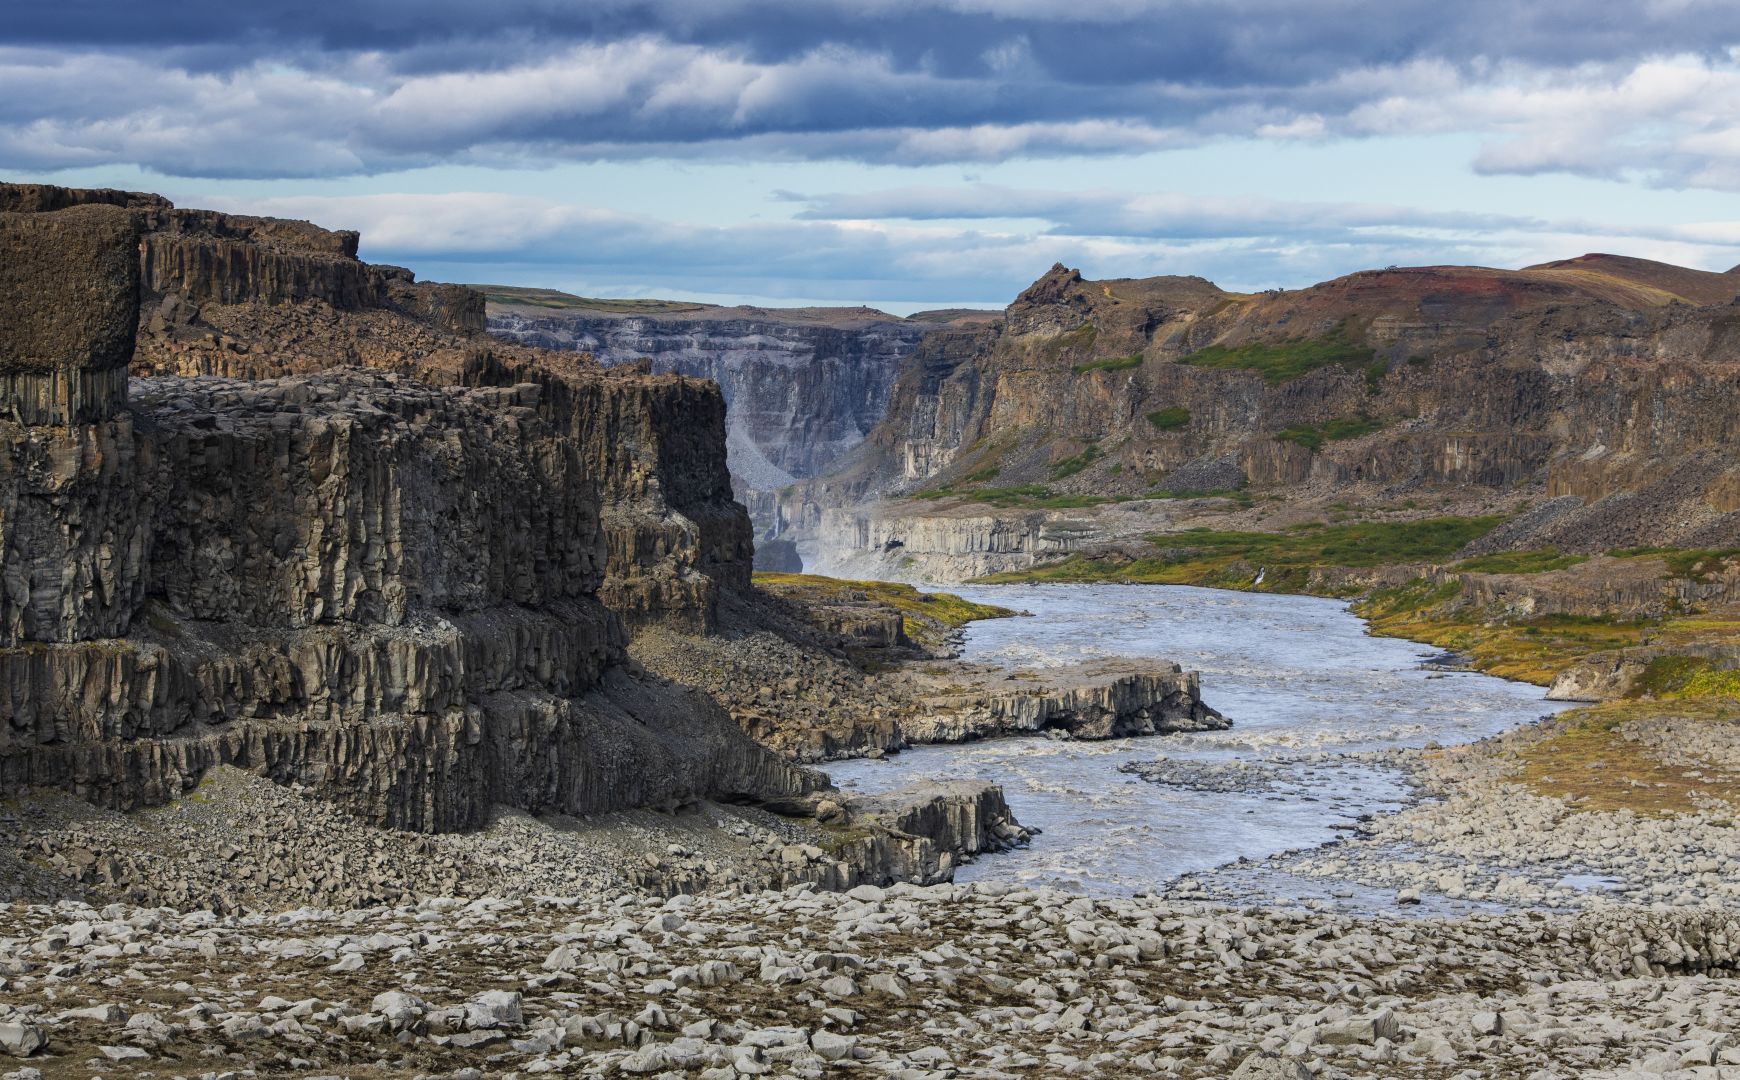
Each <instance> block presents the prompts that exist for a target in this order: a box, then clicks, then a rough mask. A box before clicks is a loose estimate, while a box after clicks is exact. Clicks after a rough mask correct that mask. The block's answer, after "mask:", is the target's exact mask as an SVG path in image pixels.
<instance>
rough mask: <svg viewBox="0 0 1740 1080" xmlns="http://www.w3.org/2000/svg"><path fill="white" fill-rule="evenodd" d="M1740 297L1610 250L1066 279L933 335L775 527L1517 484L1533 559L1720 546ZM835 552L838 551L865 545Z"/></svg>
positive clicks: (1734, 443)
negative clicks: (1341, 273)
mask: <svg viewBox="0 0 1740 1080" xmlns="http://www.w3.org/2000/svg"><path fill="white" fill-rule="evenodd" d="M1737 298H1740V276H1737V275H1734V274H1712V273H1705V272H1703V271H1696V270H1685V269H1682V268H1679V267H1671V266H1666V265H1664V264H1658V263H1649V262H1646V261H1643V260H1635V259H1621V258H1615V257H1611V256H1588V257H1585V258H1583V259H1578V260H1571V261H1569V262H1567V263H1561V264H1549V265H1546V266H1540V267H1530V268H1527V269H1525V270H1521V271H1499V270H1487V269H1483V268H1478V267H1416V268H1400V269H1397V268H1392V269H1388V270H1382V271H1368V272H1363V273H1358V274H1353V275H1350V276H1348V277H1345V278H1339V279H1336V280H1334V281H1329V282H1324V283H1322V284H1320V285H1316V286H1313V287H1311V288H1308V289H1301V290H1296V291H1290V292H1273V293H1267V294H1262V295H1258V296H1235V295H1232V294H1228V293H1224V292H1222V291H1221V290H1219V289H1217V288H1215V287H1214V286H1213V285H1211V284H1210V283H1208V282H1205V281H1203V280H1201V279H1199V278H1150V279H1143V280H1112V281H1087V280H1084V279H1082V278H1081V276H1080V275H1079V274H1078V273H1076V272H1074V271H1070V270H1067V269H1065V268H1062V267H1058V268H1054V270H1053V271H1052V272H1050V273H1048V274H1047V275H1045V276H1044V277H1043V278H1041V279H1040V280H1039V281H1038V282H1036V283H1035V284H1034V286H1033V287H1032V288H1030V289H1029V290H1027V292H1025V293H1024V294H1023V295H1022V296H1021V297H1020V298H1018V299H1017V300H1016V301H1015V303H1013V304H1012V305H1010V307H1009V308H1008V309H1007V311H1006V312H1005V316H1004V319H1003V320H1002V322H1001V323H1000V324H998V325H995V326H991V327H981V328H971V329H963V328H955V329H949V330H938V331H936V332H935V333H933V334H932V335H931V337H930V338H927V339H926V341H925V342H924V343H923V344H922V345H921V346H920V348H919V349H918V350H917V351H916V352H915V353H914V355H913V358H912V359H911V361H909V362H908V363H907V364H906V365H905V366H904V368H903V369H902V372H901V375H900V378H899V380H898V382H897V384H896V386H895V388H894V390H893V391H892V394H891V397H890V409H889V413H888V416H887V418H886V419H885V420H884V422H883V423H882V424H881V425H879V426H878V427H877V428H876V429H875V430H874V431H872V433H871V434H870V435H869V436H868V437H867V439H866V440H865V442H864V443H863V444H862V445H861V446H860V447H858V448H857V449H855V450H854V451H853V452H851V453H850V454H848V455H846V456H845V457H844V458H842V459H841V460H840V461H839V462H838V463H836V465H835V466H834V468H833V469H832V470H831V471H830V473H829V474H828V475H826V476H824V477H822V478H818V479H816V480H813V481H810V482H808V483H806V484H803V485H800V487H799V488H798V489H797V490H795V491H793V492H791V493H789V494H787V495H785V496H783V497H782V499H781V505H780V506H779V508H778V515H779V518H780V520H781V522H782V525H784V526H786V527H790V528H793V529H796V530H798V531H799V533H800V534H802V535H803V536H804V537H805V538H806V539H805V540H800V546H803V545H804V544H805V543H806V542H808V541H810V540H814V539H816V538H817V536H818V534H819V531H820V530H822V529H825V528H828V523H827V521H826V519H825V516H824V511H825V510H826V509H829V508H847V509H856V508H859V507H863V506H864V505H865V504H867V503H870V502H872V501H874V500H876V499H877V498H888V497H896V498H898V497H900V496H904V495H907V494H910V493H912V492H914V491H917V490H921V489H926V488H929V489H936V488H956V489H959V490H960V491H962V492H963V495H962V496H961V498H960V499H957V500H956V501H957V502H959V501H962V500H963V499H964V498H965V494H964V493H967V492H970V491H971V490H972V489H975V488H984V487H999V486H1001V487H1011V486H1013V487H1019V486H1021V485H1034V486H1036V487H1037V486H1043V487H1045V488H1047V489H1048V490H1050V491H1051V492H1052V493H1053V494H1059V495H1076V496H1120V495H1121V496H1125V497H1132V498H1139V497H1141V496H1143V495H1145V494H1148V493H1151V492H1156V491H1158V492H1167V493H1177V492H1181V491H1203V490H1212V489H1224V488H1230V487H1238V486H1246V485H1248V486H1249V487H1251V488H1253V489H1256V490H1259V491H1261V490H1264V489H1269V490H1273V491H1280V492H1285V493H1287V494H1288V495H1293V494H1296V493H1301V492H1303V493H1307V494H1311V495H1314V496H1322V497H1325V498H1330V497H1333V496H1334V494H1337V493H1342V492H1363V493H1365V494H1367V495H1373V496H1376V495H1380V494H1384V493H1388V494H1391V495H1393V494H1397V493H1401V492H1414V491H1421V490H1425V491H1430V490H1433V489H1438V490H1442V491H1453V492H1457V493H1460V494H1463V495H1467V494H1469V493H1471V492H1474V493H1479V492H1485V493H1490V494H1491V495H1492V496H1495V497H1497V496H1503V495H1506V494H1508V493H1514V492H1519V491H1524V490H1526V491H1530V492H1538V493H1540V494H1544V495H1546V496H1548V497H1550V498H1553V499H1555V500H1556V501H1559V502H1560V503H1562V505H1561V506H1560V508H1559V509H1560V512H1559V513H1557V515H1556V516H1554V517H1552V518H1551V519H1548V518H1545V517H1543V518H1541V519H1539V520H1536V521H1534V522H1533V524H1534V525H1535V526H1537V527H1536V528H1534V529H1533V530H1532V531H1531V532H1529V533H1528V535H1526V536H1525V535H1519V536H1517V537H1516V538H1515V541H1516V543H1517V544H1519V545H1523V546H1527V545H1535V546H1539V545H1544V544H1555V545H1558V546H1560V547H1562V548H1565V549H1567V550H1575V551H1590V552H1593V551H1600V550H1606V549H1608V548H1612V547H1623V546H1636V545H1646V544H1674V545H1679V546H1687V547H1698V546H1707V547H1714V546H1723V545H1724V543H1725V542H1724V541H1723V539H1722V538H1723V537H1724V536H1730V535H1732V534H1733V532H1734V531H1735V529H1736V528H1737V527H1740V517H1737V516H1736V515H1737V513H1740V496H1737V493H1740V467H1737V466H1736V465H1735V464H1734V462H1735V457H1736V448H1737V447H1740V428H1737V427H1736V421H1735V414H1734V410H1733V409H1732V407H1731V403H1732V401H1733V400H1734V397H1735V394H1736V392H1737V384H1736V380H1737V379H1740V336H1737V335H1736V334H1735V333H1734V326H1735V311H1736V310H1737V309H1736V307H1735V304H1736V303H1737V302H1740V299H1737ZM1332 428H1333V430H1334V434H1325V432H1329V431H1330V430H1331V429H1332ZM1288 432H1291V433H1292V434H1290V435H1287V436H1286V437H1279V436H1283V433H1288ZM948 509H949V503H948V502H947V501H946V500H945V501H943V502H940V503H939V502H937V501H930V502H927V503H926V504H924V505H923V506H919V507H908V508H900V507H896V508H893V509H892V510H888V511H883V510H879V509H874V508H872V509H871V510H869V511H868V512H869V513H870V514H871V515H872V516H887V514H897V515H898V514H902V513H905V514H908V515H909V516H912V515H919V514H924V515H935V514H939V513H944V512H947V510H948ZM1020 513H1021V511H1019V510H1018V509H1017V510H1011V511H1007V512H1004V511H999V512H997V513H996V514H995V516H997V517H999V518H1008V519H1013V518H1015V517H1016V516H1018V515H1019V514H1020ZM836 524H837V523H836ZM877 528H879V526H875V525H872V527H871V529H870V530H869V531H871V532H874V531H876V529H877ZM833 532H834V533H835V534H836V535H834V536H832V537H828V538H826V539H827V543H828V544H830V545H832V546H833V547H834V548H835V549H836V550H838V549H839V545H840V544H841V543H846V542H849V541H850V539H851V538H850V537H848V536H841V535H837V534H838V533H839V532H840V530H839V529H838V528H835V529H833ZM931 551H932V549H929V548H926V552H931ZM908 554H909V555H915V554H918V553H917V552H913V551H909V552H908ZM934 554H936V555H937V556H938V557H939V558H942V559H946V557H947V556H948V555H949V554H951V553H950V552H949V551H947V550H946V549H935V550H934ZM1042 555H1043V553H1040V552H1035V553H1033V554H1031V555H1029V554H1025V553H1023V554H1022V556H1021V557H1022V558H1025V559H1028V560H1031V559H1033V558H1036V557H1042Z"/></svg>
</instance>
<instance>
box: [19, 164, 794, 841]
mask: <svg viewBox="0 0 1740 1080" xmlns="http://www.w3.org/2000/svg"><path fill="white" fill-rule="evenodd" d="M0 207H7V208H9V209H7V210H5V211H4V212H0V241H4V243H5V245H6V246H5V248H4V250H3V252H0V254H3V255H4V256H5V257H4V258H0V266H4V267H6V268H7V269H6V270H5V271H4V272H5V273H7V274H9V275H16V276H17V277H18V281H19V282H20V283H28V284H31V285H32V286H33V287H31V288H26V289H17V290H15V289H11V288H8V289H7V291H6V292H4V293H3V294H0V295H3V296H4V297H5V302H6V303H7V305H8V309H7V311H6V312H5V314H6V315H7V316H8V317H7V318H6V319H5V320H4V321H0V362H3V363H4V366H5V373H6V374H7V375H8V376H9V377H11V379H12V381H10V382H8V383H6V384H5V386H4V387H0V389H4V391H5V393H4V394H3V395H0V404H3V405H4V409H0V415H9V416H10V418H11V419H10V420H6V421H0V688H3V689H0V785H4V786H7V787H12V786H16V785H22V784H40V785H53V786H60V787H65V788H69V789H71V790H74V791H77V792H78V793H80V794H82V795H84V796H85V797H87V798H90V799H92V800H93V801H96V802H98V803H101V804H103V805H107V806H112V807H120V808H127V807H134V806H139V805H144V804H149V803H156V802H162V801H164V800H166V799H168V798H172V797H174V796H176V795H178V794H180V793H181V792H183V791H185V790H187V789H188V788H190V787H191V786H192V785H193V784H194V783H196V782H197V781H198V779H199V777H200V776H201V774H202V773H203V772H204V771H205V770H206V769H207V768H209V767H211V766H213V765H218V764H229V765H237V766H241V767H244V768H247V769H251V770H254V771H256V772H260V773H262V774H264V775H267V776H270V777H272V778H273V779H276V780H280V781H286V782H288V781H295V782H299V783H302V784H304V785H307V786H309V787H311V788H313V789H315V790H318V791H320V792H322V793H323V794H326V795H327V796H329V797H330V798H331V799H333V800H334V801H336V802H338V803H339V804H341V805H343V806H345V807H346V808H347V809H350V810H352V811H354V812H355V813H357V814H358V815H359V816H360V817H362V818H363V819H364V820H368V821H372V822H376V823H379V824H386V825H393V826H397V827H402V828H412V829H425V830H435V829H454V828H464V827H469V826H473V825H476V824H479V823H480V822H481V821H482V820H483V819H484V817H485V816H486V815H487V814H488V812H489V808H490V807H491V805H492V804H496V803H505V804H508V805H513V806H519V807H524V808H527V809H532V810H557V811H564V812H570V813H584V812H593V811H600V810H607V809H615V808H619V807H628V806H640V805H647V804H659V803H674V802H681V801H685V800H689V799H693V798H698V797H706V796H743V797H751V798H766V797H781V798H788V797H790V796H792V795H795V794H801V793H802V792H804V791H806V790H808V789H809V788H810V787H811V786H812V784H813V783H814V782H815V779H814V777H813V776H811V775H809V774H805V773H803V772H801V771H799V770H797V769H795V768H793V767H792V766H789V765H787V764H785V763H784V762H783V761H781V760H780V759H778V758H777V757H775V756H774V755H772V754H771V753H770V752H768V751H766V750H763V749H762V748H760V747H759V746H757V745H755V744H754V743H753V742H751V741H750V740H749V739H748V738H747V737H745V736H744V735H743V734H742V733H741V732H740V730H739V729H738V728H737V726H736V725H735V724H734V723H733V722H732V721H731V719H730V717H729V716H728V715H727V714H725V713H724V711H723V710H721V709H720V708H719V707H718V706H717V705H715V704H714V703H712V702H711V701H710V700H709V699H707V698H706V697H705V696H704V695H701V694H699V693H697V692H693V691H689V690H687V689H685V688H683V687H680V686H674V685H671V684H667V683H664V682H662V681H658V680H648V679H645V678H642V677H639V676H636V675H634V674H632V673H631V670H630V669H631V668H632V665H629V664H627V663H626V662H625V657H624V653H623V647H624V642H625V640H626V635H627V632H628V629H629V628H632V627H633V626H634V625H636V624H638V623H641V622H648V621H656V622H660V623H665V624H668V625H671V626H673V627H676V628H681V629H684V630H689V631H702V630H704V629H705V628H706V627H707V626H708V624H709V623H710V622H711V619H712V617H713V611H714V607H715V604H716V602H717V599H718V596H719V594H720V592H721V590H726V589H731V588H740V587H744V586H746V585H747V581H748V574H749V563H750V557H751V544H750V536H749V525H748V521H747V518H746V515H745V514H744V512H743V509H742V507H741V506H739V505H737V504H735V503H734V502H733V501H732V499H731V491H730V482H729V477H728V475H727V473H726V469H725V462H724V455H723V453H722V450H723V445H724V406H723V402H722V400H721V398H720V396H719V393H718V391H717V390H716V389H715V388H713V387H711V386H709V385H707V384H704V383H699V382H695V381H691V380H686V379H682V378H677V377H672V376H650V375H645V374H642V373H639V372H635V371H622V372H606V371H602V370H599V369H597V368H596V367H591V366H588V365H585V364H581V363H578V362H576V361H575V360H574V359H573V358H571V357H568V358H564V357H554V356H545V355H543V354H539V353H537V352H536V351H535V350H529V349H518V348H515V347H513V346H507V345H499V346H498V345H495V344H491V343H490V342H489V341H488V339H486V338H483V337H482V336H481V334H480V333H479V332H478V328H479V325H480V319H479V316H480V315H481V302H480V298H477V297H476V294H469V295H466V292H467V291H466V290H458V289H456V287H452V286H426V285H419V284H417V283H415V282H414V281H412V280H411V278H410V275H409V274H407V273H405V272H403V271H397V270H394V269H392V268H381V267H370V266H368V265H366V264H363V263H360V262H358V261H357V260H356V259H355V244H356V238H355V236H354V235H353V234H344V233H329V232H326V231H324V230H320V229H317V228H315V227H314V226H310V225H306V224H304V223H296V222H274V221H267V220H262V219H246V218H232V217H228V216H225V215H220V214H208V213H204V212H198V211H180V210H175V209H173V208H171V207H169V206H168V204H166V203H164V202H163V201H162V200H159V199H155V198H154V197H148V196H130V195H124V194H122V193H112V192H94V193H84V192H76V191H68V190H65V189H52V188H22V187H10V186H5V185H0ZM6 283H7V284H8V285H11V284H12V283H13V282H12V277H10V276H9V277H8V278H7V282H6ZM69 305H71V306H72V310H69ZM280 333H282V334H284V335H285V336H284V337H283V339H282V340H280V339H279V338H278V337H277V336H276V335H278V334H280ZM129 349H131V350H132V354H131V356H129V355H128V353H129ZM129 359H130V360H131V362H132V364H133V365H134V367H135V370H139V369H145V370H152V369H156V370H170V371H173V372H174V373H175V374H177V375H197V376H200V377H197V378H173V377H158V378H146V379H141V380H136V381H135V382H134V383H133V385H132V393H131V400H130V401H129V396H128V383H127V381H126V379H125V374H126V370H127V364H128V362H129ZM370 369H374V370H370ZM291 372H295V373H298V374H289V373H291ZM111 373H118V375H119V377H118V378H111ZM96 378H111V381H110V382H107V383H103V384H102V385H103V387H104V389H105V392H106V394H107V396H104V397H102V398H100V399H90V398H85V399H69V398H67V397H66V396H64V394H62V396H59V397H56V391H55V390H54V387H56V386H59V387H63V388H64V387H65V386H67V385H83V384H80V383H78V380H79V379H86V380H91V379H96ZM45 387H46V388H47V389H44V388H45ZM93 402H94V403H93ZM21 421H22V422H21Z"/></svg>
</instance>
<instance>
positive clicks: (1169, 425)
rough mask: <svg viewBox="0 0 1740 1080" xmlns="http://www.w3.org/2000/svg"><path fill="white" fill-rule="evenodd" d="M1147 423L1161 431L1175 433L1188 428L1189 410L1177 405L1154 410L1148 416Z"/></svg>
mask: <svg viewBox="0 0 1740 1080" xmlns="http://www.w3.org/2000/svg"><path fill="white" fill-rule="evenodd" d="M1148 422H1149V423H1150V424H1153V425H1154V426H1155V427H1156V428H1158V429H1160V430H1161V431H1177V430H1179V429H1180V428H1183V427H1187V426H1189V424H1190V410H1189V409H1186V408H1183V407H1181V406H1178V405H1173V406H1170V407H1168V408H1165V409H1155V410H1154V411H1153V412H1151V413H1149V414H1148Z"/></svg>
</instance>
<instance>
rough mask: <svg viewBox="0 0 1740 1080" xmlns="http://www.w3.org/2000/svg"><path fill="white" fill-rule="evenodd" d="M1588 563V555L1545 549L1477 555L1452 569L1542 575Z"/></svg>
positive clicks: (1475, 572) (1552, 548) (1478, 572)
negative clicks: (1566, 553)
mask: <svg viewBox="0 0 1740 1080" xmlns="http://www.w3.org/2000/svg"><path fill="white" fill-rule="evenodd" d="M1588 561H1589V556H1587V555H1565V554H1561V553H1560V551H1559V549H1558V548H1556V547H1544V548H1539V549H1537V550H1534V551H1504V552H1499V553H1497V554H1494V555H1477V556H1475V557H1474V558H1472V559H1463V560H1462V561H1461V562H1459V563H1457V564H1456V565H1455V566H1453V567H1451V569H1453V570H1466V571H1468V572H1469V573H1472V574H1542V573H1547V572H1550V571H1553V570H1563V569H1565V568H1566V567H1569V566H1576V565H1577V564H1578V563H1583V562H1588Z"/></svg>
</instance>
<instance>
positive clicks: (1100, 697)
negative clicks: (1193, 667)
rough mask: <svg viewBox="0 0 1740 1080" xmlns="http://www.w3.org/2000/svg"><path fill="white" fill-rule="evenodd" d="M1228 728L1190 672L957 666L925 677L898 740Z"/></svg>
mask: <svg viewBox="0 0 1740 1080" xmlns="http://www.w3.org/2000/svg"><path fill="white" fill-rule="evenodd" d="M939 684H940V685H939ZM1230 726H1231V723H1230V721H1228V720H1227V719H1226V717H1224V716H1222V715H1221V714H1220V713H1218V712H1216V711H1215V710H1214V709H1211V708H1209V707H1208V706H1207V705H1205V704H1204V703H1203V701H1202V691H1201V685H1200V678H1199V676H1198V675H1197V673H1196V672H1194V671H1185V670H1183V669H1182V668H1180V667H1179V666H1178V665H1177V664H1159V665H1155V666H1154V667H1153V668H1152V669H1151V670H1131V669H1130V667H1129V665H1128V664H1126V663H1116V662H1103V661H1096V662H1091V663H1086V664H1081V665H1077V666H1075V667H1071V668H1055V669H1054V668H1047V669H1044V670H1043V671H1039V672H1022V671H1008V670H1006V669H1002V668H983V669H974V668H971V667H968V666H965V665H963V666H961V667H960V668H958V669H951V670H949V671H947V672H944V673H941V674H940V675H938V676H933V677H927V681H926V682H925V683H924V684H923V685H921V686H920V687H919V692H918V693H917V694H916V695H915V701H914V706H913V709H912V711H911V712H910V713H909V714H908V715H905V716H902V717H901V719H900V730H901V733H902V734H903V735H904V736H905V737H906V738H907V739H908V740H909V741H911V742H915V743H938V742H968V741H972V740H976V739H988V738H1000V737H1004V736H1009V735H1036V734H1045V735H1050V736H1053V737H1056V738H1071V739H1118V738H1124V737H1126V736H1131V735H1162V734H1173V733H1177V732H1187V731H1219V730H1224V729H1226V728H1228V727H1230Z"/></svg>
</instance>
